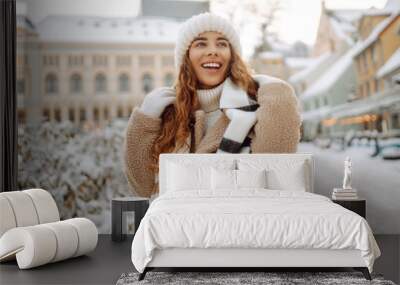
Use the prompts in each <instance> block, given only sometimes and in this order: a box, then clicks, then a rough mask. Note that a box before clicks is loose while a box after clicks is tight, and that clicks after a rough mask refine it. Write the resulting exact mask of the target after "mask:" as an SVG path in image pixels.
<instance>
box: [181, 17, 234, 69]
mask: <svg viewBox="0 0 400 285" xmlns="http://www.w3.org/2000/svg"><path fill="white" fill-rule="evenodd" d="M204 32H219V33H221V34H223V35H224V36H225V37H226V38H227V40H228V41H229V43H230V44H231V46H232V48H233V49H234V50H235V52H236V53H238V54H239V55H240V54H241V46H240V39H239V36H238V34H237V33H236V31H235V29H234V28H233V26H232V25H231V24H230V23H229V21H227V20H226V19H224V18H222V17H220V16H217V15H215V14H212V13H202V14H198V15H195V16H193V17H191V18H189V19H188V20H186V21H185V22H184V23H183V24H182V27H181V28H180V30H179V33H178V38H177V40H176V45H175V68H176V70H177V71H179V69H180V67H181V65H182V62H183V58H184V56H185V54H186V51H187V50H188V48H189V47H190V44H191V43H192V42H193V40H194V39H195V38H196V37H197V36H198V35H200V34H201V33H204Z"/></svg>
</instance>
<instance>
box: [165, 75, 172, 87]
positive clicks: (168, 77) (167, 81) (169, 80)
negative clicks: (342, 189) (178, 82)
mask: <svg viewBox="0 0 400 285" xmlns="http://www.w3.org/2000/svg"><path fill="white" fill-rule="evenodd" d="M173 84H174V75H173V74H172V73H168V74H167V75H165V77H164V85H165V86H172V85H173Z"/></svg>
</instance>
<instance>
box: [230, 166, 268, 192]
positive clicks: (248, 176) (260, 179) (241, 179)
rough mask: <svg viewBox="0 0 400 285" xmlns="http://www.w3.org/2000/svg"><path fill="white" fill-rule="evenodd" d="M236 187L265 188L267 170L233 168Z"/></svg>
mask: <svg viewBox="0 0 400 285" xmlns="http://www.w3.org/2000/svg"><path fill="white" fill-rule="evenodd" d="M235 172H236V184H237V188H267V171H266V170H265V169H262V170H235Z"/></svg>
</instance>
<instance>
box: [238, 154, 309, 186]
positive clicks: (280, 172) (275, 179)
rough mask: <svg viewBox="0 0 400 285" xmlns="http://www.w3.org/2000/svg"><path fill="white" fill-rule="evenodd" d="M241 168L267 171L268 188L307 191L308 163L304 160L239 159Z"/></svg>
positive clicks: (239, 167)
mask: <svg viewBox="0 0 400 285" xmlns="http://www.w3.org/2000/svg"><path fill="white" fill-rule="evenodd" d="M237 165H238V169H240V170H262V169H266V171H267V182H268V183H267V188H268V189H273V190H290V191H307V189H310V187H309V183H310V182H308V179H307V177H308V175H307V174H308V172H309V171H310V169H309V168H308V164H307V162H306V161H304V160H291V159H269V160H263V159H256V158H255V159H238V161H237Z"/></svg>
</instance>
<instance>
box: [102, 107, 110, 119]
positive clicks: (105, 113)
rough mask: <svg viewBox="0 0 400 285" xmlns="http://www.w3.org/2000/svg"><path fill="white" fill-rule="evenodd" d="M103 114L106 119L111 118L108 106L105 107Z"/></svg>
mask: <svg viewBox="0 0 400 285" xmlns="http://www.w3.org/2000/svg"><path fill="white" fill-rule="evenodd" d="M103 115H104V120H108V119H109V118H108V108H107V107H105V108H104V113H103Z"/></svg>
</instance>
